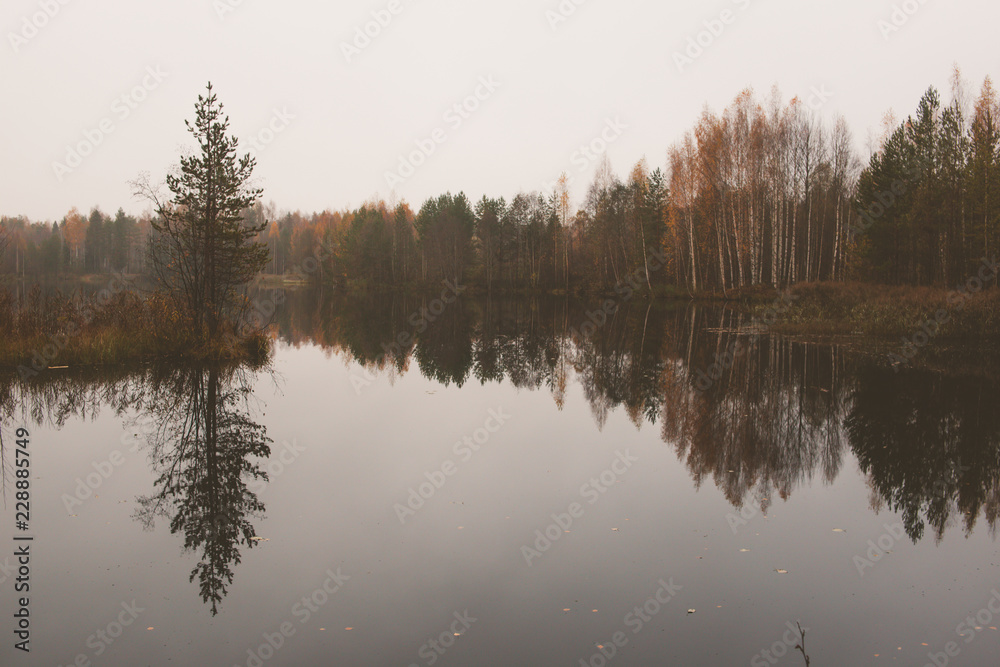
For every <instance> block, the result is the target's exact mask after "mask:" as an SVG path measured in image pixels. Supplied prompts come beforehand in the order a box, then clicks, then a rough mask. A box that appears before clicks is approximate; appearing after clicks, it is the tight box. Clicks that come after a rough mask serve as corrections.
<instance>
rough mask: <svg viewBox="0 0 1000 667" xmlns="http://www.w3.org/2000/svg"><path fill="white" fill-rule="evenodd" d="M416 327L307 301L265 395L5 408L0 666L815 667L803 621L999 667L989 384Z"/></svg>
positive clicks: (802, 361) (969, 362)
mask: <svg viewBox="0 0 1000 667" xmlns="http://www.w3.org/2000/svg"><path fill="white" fill-rule="evenodd" d="M261 298H262V299H265V300H266V299H267V298H268V295H266V294H264V295H262V296H261ZM428 305H429V302H422V301H420V300H417V299H413V298H390V297H384V298H372V299H366V300H358V301H346V300H341V299H331V298H324V296H323V295H321V294H316V293H309V292H301V293H295V294H292V295H290V296H289V298H288V300H287V302H286V303H285V304H284V305H283V306H282V307H281V308H280V309H279V312H278V313H277V315H276V318H275V329H276V332H277V336H278V342H277V344H276V347H277V352H276V355H275V359H274V362H273V365H272V367H271V368H269V369H259V370H252V369H246V368H243V369H233V368H133V369H114V370H112V369H67V370H53V371H48V372H47V373H48V374H47V375H45V376H43V377H41V378H38V379H37V380H35V381H32V382H29V383H27V384H25V383H21V382H19V381H18V380H17V379H16V376H15V377H6V379H3V380H2V381H0V400H2V408H0V410H2V416H3V442H4V466H5V468H4V469H5V471H6V484H7V490H6V505H5V507H4V510H3V516H2V528H0V544H2V552H0V553H2V555H0V566H2V567H3V569H2V570H0V577H2V582H0V610H2V612H3V618H4V619H5V620H4V621H3V622H2V625H3V627H2V636H3V637H5V639H4V642H3V645H2V648H0V655H2V664H3V665H69V664H74V661H78V662H77V664H87V663H88V662H89V663H91V664H94V665H130V666H131V665H219V666H224V667H231V666H235V665H244V666H248V667H252V666H254V665H257V666H260V665H400V666H402V667H407V666H410V665H432V664H433V665H441V666H448V665H456V666H457V665H497V666H499V665H504V666H506V665H567V666H578V665H594V666H595V667H599V666H601V665H772V664H782V665H804V664H805V661H804V659H803V657H802V655H801V654H800V653H799V652H798V651H796V650H795V649H794V648H793V647H794V644H795V643H796V641H797V637H793V633H792V632H791V631H790V630H789V627H794V626H795V623H796V622H797V621H800V622H801V624H802V626H803V627H805V628H807V629H808V630H807V635H806V642H805V647H806V650H807V652H808V653H809V655H810V657H811V661H812V663H811V664H812V665H813V666H815V667H820V666H823V665H889V664H898V665H917V666H922V665H925V664H935V663H934V662H933V661H932V660H937V661H938V664H945V663H944V662H942V661H943V660H945V659H947V664H951V665H970V666H972V665H996V664H998V656H1000V631H997V630H996V627H998V626H1000V613H996V612H994V611H992V610H991V607H992V609H993V610H997V612H1000V593H997V591H1000V567H998V565H1000V551H998V548H997V541H996V526H997V518H998V512H1000V411H998V409H997V408H998V399H1000V391H998V390H1000V387H998V384H997V375H996V374H995V373H994V372H993V371H991V370H990V369H991V367H992V363H990V362H989V360H988V356H989V355H981V354H980V353H976V354H974V355H972V356H971V358H969V355H965V356H964V357H963V356H959V355H940V354H937V353H936V352H935V351H932V350H928V351H927V353H926V358H925V359H922V361H925V362H927V363H926V364H923V366H924V367H923V368H921V369H915V368H911V369H902V370H900V371H899V372H895V371H894V370H893V369H892V368H890V367H888V366H887V365H886V364H885V362H884V361H883V359H884V355H880V354H878V353H876V352H873V351H872V350H870V349H866V348H865V347H864V346H862V345H860V344H859V343H858V342H857V341H849V342H841V343H837V344H817V343H815V342H804V341H795V340H787V339H779V338H770V337H767V336H763V335H762V336H758V337H755V336H754V335H753V333H754V332H753V331H752V330H749V329H748V328H747V327H746V322H745V319H744V318H741V317H740V316H739V315H736V314H733V313H729V312H723V311H718V310H698V309H689V308H673V309H668V308H664V307H649V306H647V304H639V303H631V304H625V305H623V306H622V308H621V309H620V310H619V311H618V312H617V313H615V314H614V315H612V316H611V317H609V318H608V321H606V322H603V323H602V322H601V319H602V318H601V317H600V316H599V315H598V314H597V311H596V310H594V308H595V307H596V306H597V305H598V304H580V303H576V302H572V301H570V302H567V301H564V300H528V299H522V300H508V301H504V300H498V301H486V300H476V299H462V300H460V301H458V302H457V303H455V304H452V305H449V306H448V307H447V308H446V309H445V310H444V312H442V313H441V314H440V315H434V314H432V313H431V312H430V311H423V312H422V311H421V307H422V306H428ZM588 322H590V323H591V324H590V325H587V323H588ZM411 339H412V340H411ZM400 341H402V343H403V344H398V343H399V342H400ZM734 345H735V346H736V347H734ZM733 349H736V350H737V352H736V354H734V355H732V356H731V357H730V358H729V359H728V361H726V362H725V363H724V364H722V365H720V366H717V367H715V368H713V364H714V363H716V362H717V361H718V360H719V359H725V358H726V356H727V353H728V352H729V351H731V350H733ZM722 366H725V368H723V367H722ZM18 427H24V428H27V429H28V430H29V431H30V433H31V444H30V456H31V461H32V468H31V471H32V487H31V493H32V512H31V531H30V532H31V534H33V535H34V537H35V541H34V542H33V543H32V545H31V554H32V555H31V594H30V608H31V614H32V616H31V623H32V626H31V631H32V635H31V649H32V650H31V653H30V655H25V654H23V653H21V652H20V651H16V650H14V648H13V643H14V639H13V638H12V637H13V635H12V630H13V627H14V625H13V622H14V621H13V612H14V609H15V603H16V599H17V597H18V595H16V594H15V591H14V584H15V581H14V576H13V575H12V574H11V572H12V570H11V567H12V565H13V564H14V558H13V551H14V547H13V544H14V542H13V541H12V534H13V533H14V532H15V530H14V497H13V490H12V487H11V485H12V483H13V480H14V476H13V473H14V469H15V468H14V459H15V456H14V454H13V449H14V448H15V447H16V445H15V444H14V440H15V438H14V431H15V429H17V428H18ZM5 559H6V560H5ZM994 596H995V597H994ZM977 614H978V618H976V616H977ZM970 616H971V622H970V620H967V619H969V618H970ZM950 642H954V643H953V644H952V645H950V646H949V643H950ZM949 649H951V650H952V653H953V654H954V655H952V656H947V655H946V654H945V652H946V651H947V650H949ZM765 651H766V653H765ZM929 654H930V655H929ZM81 656H82V657H81ZM931 656H934V657H933V658H932V657H931Z"/></svg>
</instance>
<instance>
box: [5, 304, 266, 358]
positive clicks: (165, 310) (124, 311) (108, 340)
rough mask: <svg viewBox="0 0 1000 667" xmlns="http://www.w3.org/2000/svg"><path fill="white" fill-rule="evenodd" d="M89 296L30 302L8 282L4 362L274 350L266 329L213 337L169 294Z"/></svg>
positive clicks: (256, 354)
mask: <svg viewBox="0 0 1000 667" xmlns="http://www.w3.org/2000/svg"><path fill="white" fill-rule="evenodd" d="M105 297H106V298H101V297H100V296H96V297H84V296H83V294H82V292H79V291H77V292H75V293H73V294H70V295H66V294H63V293H61V292H52V293H48V294H45V293H43V291H42V290H41V289H40V288H38V287H35V288H33V289H32V290H31V291H30V292H29V293H28V295H27V297H26V299H24V301H23V302H18V301H17V300H16V299H15V297H14V296H13V295H11V294H10V293H9V292H8V291H7V290H3V289H0V334H2V335H0V367H8V368H17V369H20V370H22V374H24V373H28V374H31V373H37V372H39V371H42V370H45V369H48V368H59V367H63V366H78V365H110V364H127V363H139V362H151V361H164V360H178V361H209V360H223V359H227V360H234V361H248V362H253V363H260V362H262V361H263V360H265V359H266V358H267V356H268V355H269V350H270V345H269V341H268V339H267V338H266V336H264V335H263V334H255V335H251V336H243V337H239V338H236V337H233V336H228V337H225V338H224V339H223V340H219V341H215V342H205V341H204V340H201V339H200V338H199V337H198V336H196V335H195V332H194V330H193V328H192V327H191V326H190V325H189V324H188V323H187V321H186V318H185V317H184V315H183V313H182V310H181V309H180V308H178V307H177V305H176V304H175V303H174V302H173V301H172V300H171V299H169V298H168V297H165V296H163V295H160V294H153V295H151V296H149V297H147V298H142V297H140V296H138V295H136V294H134V293H132V292H128V291H121V292H117V293H115V294H105Z"/></svg>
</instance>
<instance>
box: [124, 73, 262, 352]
mask: <svg viewBox="0 0 1000 667" xmlns="http://www.w3.org/2000/svg"><path fill="white" fill-rule="evenodd" d="M185 125H186V126H187V128H188V131H189V132H191V134H192V136H193V137H194V138H195V139H196V140H197V142H198V148H199V149H200V150H199V151H198V152H197V153H195V154H193V155H189V156H185V157H182V158H181V162H180V168H179V170H178V172H177V173H176V174H171V175H169V176H167V187H168V188H169V189H170V191H171V193H172V194H173V198H172V199H171V200H170V201H169V202H165V203H160V202H159V201H158V199H157V198H156V196H155V193H152V191H151V189H150V188H148V187H142V185H141V184H140V191H141V193H142V194H145V195H147V196H150V195H152V198H153V200H154V202H155V204H156V212H157V214H158V215H157V218H156V219H155V220H153V222H152V229H153V237H152V240H151V251H150V263H151V266H152V270H153V274H154V276H155V277H156V278H157V279H158V280H159V282H160V283H161V285H162V286H163V287H165V288H166V289H167V290H168V291H169V292H170V293H172V294H174V295H175V296H176V297H178V299H179V300H180V301H181V303H183V304H184V305H185V306H186V307H187V310H188V315H189V316H190V318H191V321H192V325H193V326H194V328H195V330H196V331H197V332H199V334H200V335H202V336H204V337H207V339H208V340H215V339H216V338H217V337H218V336H220V334H223V333H225V332H224V331H223V326H224V325H225V324H226V323H229V324H231V325H235V323H236V322H237V321H238V319H239V318H240V317H241V315H242V309H243V308H245V306H246V299H245V298H242V293H243V290H244V289H245V287H246V285H247V284H248V283H249V282H250V281H251V280H252V279H253V278H254V277H255V276H256V275H257V274H258V273H259V272H260V271H261V270H263V268H264V267H265V265H266V264H267V261H268V248H267V245H266V244H265V243H260V242H258V241H257V236H258V234H259V233H260V232H262V231H263V230H264V229H265V228H266V222H260V223H259V224H255V223H250V222H248V221H247V220H246V219H245V216H244V211H246V210H247V209H249V208H250V207H252V206H253V205H254V204H255V203H256V202H257V201H258V200H259V199H260V196H261V193H262V191H261V190H260V189H257V188H253V187H251V185H250V183H249V181H250V177H251V175H252V173H253V169H254V166H255V165H256V160H255V159H254V158H253V157H252V156H250V155H244V156H242V157H238V155H237V147H238V141H237V139H236V137H235V136H227V134H226V132H227V130H228V129H229V117H228V116H224V115H223V106H222V104H220V103H219V102H218V100H217V98H216V95H215V93H214V92H213V89H212V84H211V83H209V84H208V91H207V94H206V95H204V96H202V95H199V96H198V102H197V103H196V104H195V120H194V123H193V124H192V123H191V122H190V121H185Z"/></svg>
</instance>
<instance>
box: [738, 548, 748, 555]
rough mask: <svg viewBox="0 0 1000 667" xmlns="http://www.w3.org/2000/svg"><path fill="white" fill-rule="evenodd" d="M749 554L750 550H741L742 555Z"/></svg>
mask: <svg viewBox="0 0 1000 667" xmlns="http://www.w3.org/2000/svg"><path fill="white" fill-rule="evenodd" d="M749 552H750V550H749V549H740V553H741V554H745V553H749Z"/></svg>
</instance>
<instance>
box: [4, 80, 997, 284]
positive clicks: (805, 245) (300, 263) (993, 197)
mask: <svg viewBox="0 0 1000 667" xmlns="http://www.w3.org/2000/svg"><path fill="white" fill-rule="evenodd" d="M950 93H951V94H950V98H951V99H950V100H949V101H948V102H947V103H945V102H944V101H942V98H941V95H940V93H939V92H938V91H937V90H935V89H934V88H930V89H929V90H928V91H927V92H926V93H925V94H924V96H923V98H922V99H921V100H920V102H919V104H918V106H917V108H916V111H915V113H914V114H913V115H911V116H909V117H907V118H906V119H905V120H904V121H902V122H895V121H893V120H891V116H888V117H887V120H886V123H885V128H884V132H883V133H882V136H881V137H877V138H875V139H874V140H873V144H872V146H871V152H872V154H871V157H870V159H869V160H868V164H867V165H865V164H864V163H863V162H862V160H861V159H860V157H859V156H858V154H857V151H856V149H855V139H854V137H853V135H852V132H851V130H850V128H849V127H848V125H847V123H846V121H845V120H844V119H843V118H837V119H835V120H834V121H832V122H828V121H824V120H823V119H822V118H820V117H819V116H818V115H817V114H816V113H815V112H814V111H813V110H811V109H809V108H808V107H807V105H806V104H804V103H803V102H802V101H801V100H799V99H792V100H791V101H790V102H783V101H782V98H781V96H780V94H779V93H778V92H777V91H776V90H773V91H772V92H771V94H770V96H769V97H767V98H766V99H761V98H760V97H758V96H756V95H755V94H754V93H753V92H752V91H750V90H747V91H744V92H742V93H740V94H739V95H738V96H737V97H736V98H735V99H734V100H733V102H732V103H731V104H730V105H729V106H728V107H727V108H726V109H725V110H724V111H722V113H715V112H712V111H710V110H708V109H706V110H705V111H704V112H703V113H702V115H701V117H700V118H699V119H698V121H697V123H696V124H695V126H694V127H693V128H691V129H690V130H689V131H688V132H687V133H685V134H684V135H683V137H681V138H680V140H679V141H677V142H676V143H675V144H674V145H673V146H671V147H670V148H669V150H668V151H667V159H666V162H665V164H664V165H663V167H660V168H651V167H650V166H649V165H648V164H647V162H646V160H645V159H644V160H641V161H640V162H638V163H637V164H636V165H634V166H633V167H632V168H631V169H630V170H629V172H628V174H627V175H626V176H625V177H624V178H622V177H620V176H619V175H617V174H616V173H615V172H614V171H613V170H612V168H611V165H610V163H609V160H608V158H607V156H606V155H605V156H603V160H602V162H601V163H600V165H599V167H598V169H597V173H596V175H595V177H594V180H593V181H592V182H591V183H590V185H589V187H588V188H587V189H586V192H582V193H573V192H571V191H570V188H569V182H568V181H569V179H568V178H567V176H566V175H565V174H564V175H563V177H562V178H561V179H560V180H559V181H558V182H557V184H556V185H555V187H554V188H553V190H552V191H551V192H537V191H535V192H521V193H518V194H516V195H515V196H514V197H513V198H512V199H510V200H507V199H505V198H502V197H501V198H491V197H483V198H482V199H480V200H478V201H471V200H470V199H469V198H468V197H467V196H466V195H465V194H463V193H458V194H451V193H446V194H443V195H440V196H437V197H433V198H431V199H428V200H427V201H426V202H424V203H423V204H422V205H421V206H420V208H419V209H418V210H413V208H411V206H410V205H409V204H407V203H406V202H402V203H391V202H386V201H384V200H374V201H371V202H368V203H365V204H364V205H362V206H360V207H358V208H356V209H353V210H345V211H330V210H327V211H323V212H322V213H313V214H303V213H300V212H295V213H280V214H279V213H278V212H277V211H276V209H275V207H274V205H273V204H271V205H265V204H263V203H258V204H256V205H255V206H254V207H253V208H252V209H248V210H247V211H246V212H245V217H246V221H247V224H248V225H251V226H261V227H262V228H263V231H262V232H261V234H260V236H259V237H258V240H260V241H262V242H264V243H266V244H267V246H268V248H269V250H270V259H269V261H268V264H267V266H266V268H265V272H267V273H270V274H279V275H280V274H288V273H293V274H299V275H308V276H309V277H310V279H315V280H318V281H323V282H326V283H328V284H329V283H333V284H337V285H340V286H343V287H347V288H350V289H381V288H400V287H406V286H414V285H432V284H437V283H440V281H441V280H442V279H450V280H458V281H461V282H462V283H463V284H467V285H473V286H475V287H478V288H481V289H483V290H486V291H510V290H522V291H532V290H550V291H551V290H566V291H590V290H602V289H608V288H610V287H613V286H615V285H616V284H620V283H623V282H631V283H633V286H634V287H640V288H642V289H645V290H649V291H652V292H655V293H669V292H671V291H673V292H692V293H693V292H706V291H711V292H717V291H724V290H730V289H734V288H735V289H739V288H744V287H749V286H758V285H760V286H771V287H779V288H780V287H784V286H787V285H790V284H795V283H800V282H814V281H847V280H864V281H877V282H882V283H887V284H912V285H937V286H946V285H947V286H953V284H954V283H956V282H959V281H964V280H965V278H966V277H968V276H970V275H973V274H974V272H975V268H976V266H977V265H978V264H979V262H980V261H981V260H982V259H983V258H984V257H989V256H991V253H995V252H996V251H997V249H998V247H1000V107H998V101H997V95H996V91H995V90H994V88H993V84H992V82H991V80H990V79H989V78H987V79H986V80H985V82H984V84H983V86H982V88H981V90H980V92H979V93H978V95H975V96H972V95H969V94H968V93H967V92H966V87H965V84H964V83H963V81H962V78H961V75H960V73H959V72H958V70H957V69H956V71H955V74H954V77H953V80H952V84H951V91H950ZM574 197H579V198H580V199H579V202H578V203H577V204H576V205H574V201H575V199H574ZM155 222H156V221H155V220H154V219H153V218H152V217H151V215H150V214H148V213H147V214H145V215H143V216H139V217H133V216H130V215H127V214H126V213H125V212H124V211H123V210H119V211H118V212H117V213H116V214H115V215H114V216H110V215H106V214H105V213H103V212H101V211H100V210H97V209H95V210H92V211H91V212H90V213H89V215H84V214H81V213H80V212H79V211H77V210H76V209H74V210H72V211H70V212H69V213H68V214H67V215H66V216H65V217H64V218H63V219H62V220H60V221H58V222H55V223H48V222H33V221H30V220H28V219H26V218H24V217H18V218H6V217H5V218H2V219H0V227H2V230H3V235H4V237H5V240H4V241H5V242H6V243H7V244H8V245H9V248H8V251H7V252H6V253H5V254H4V256H3V257H0V272H6V273H18V274H23V275H25V276H27V275H31V276H40V275H44V274H54V273H63V274H66V273H68V274H74V273H80V274H82V273H96V272H112V271H124V272H126V273H131V274H142V273H144V272H146V271H147V270H148V269H147V266H146V262H147V253H146V248H147V245H148V244H149V239H150V234H151V229H152V228H153V227H155V225H154V224H153V223H155ZM4 241H0V244H2V243H3V242H4ZM317 257H318V258H319V261H317V259H316V258H317ZM653 257H655V258H656V260H655V261H654V260H652V259H651V258H653ZM661 260H662V261H661ZM636 276H640V277H641V278H639V279H637V278H636Z"/></svg>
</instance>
